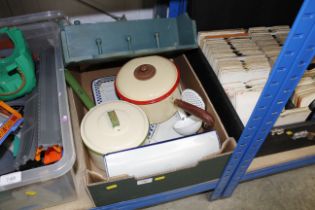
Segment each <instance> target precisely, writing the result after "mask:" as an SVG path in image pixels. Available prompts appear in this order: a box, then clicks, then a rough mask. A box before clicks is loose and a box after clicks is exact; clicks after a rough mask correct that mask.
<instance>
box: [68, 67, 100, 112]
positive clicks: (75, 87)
mask: <svg viewBox="0 0 315 210" xmlns="http://www.w3.org/2000/svg"><path fill="white" fill-rule="evenodd" d="M65 77H66V81H67V83H68V85H69V86H70V87H71V88H72V89H73V90H74V92H75V93H76V94H77V96H79V98H80V99H81V101H82V102H83V104H84V105H85V106H86V108H88V109H89V110H90V109H91V108H93V107H94V106H95V103H94V102H93V101H92V100H91V99H90V97H89V96H88V94H87V93H86V92H85V90H84V89H83V88H82V87H81V85H80V84H79V83H78V81H77V80H76V79H75V78H74V77H73V76H72V74H71V73H70V72H69V71H68V70H67V69H65Z"/></svg>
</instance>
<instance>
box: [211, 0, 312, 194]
mask: <svg viewBox="0 0 315 210" xmlns="http://www.w3.org/2000/svg"><path fill="white" fill-rule="evenodd" d="M314 54H315V0H306V1H305V2H304V3H303V5H302V7H301V9H300V11H299V14H298V15H297V17H296V20H295V22H294V24H293V26H292V29H291V31H290V33H289V35H288V37H287V40H286V42H285V45H284V46H283V48H282V51H281V52H280V55H279V57H278V59H277V61H276V63H275V64H274V66H273V68H272V72H271V74H270V76H269V78H268V81H267V83H266V85H265V87H264V89H263V92H262V94H261V96H260V98H259V100H258V102H257V105H256V107H255V109H254V111H253V113H252V115H251V117H250V119H249V121H248V123H247V125H246V127H245V128H244V130H243V133H242V135H241V137H240V139H239V141H238V145H237V147H236V149H235V151H234V152H233V154H232V156H231V158H230V160H229V162H228V164H227V166H226V167H225V170H224V172H223V175H222V177H221V179H220V180H219V182H218V185H217V186H216V189H215V190H214V192H213V193H212V195H211V199H212V200H214V199H218V198H222V197H228V196H230V195H231V194H232V192H233V191H234V189H235V188H236V186H237V185H238V183H239V182H240V180H241V179H242V177H243V176H244V174H245V173H246V170H247V168H248V167H249V165H250V163H251V161H252V160H253V159H254V157H255V155H256V153H257V152H258V150H259V148H260V147H261V145H262V143H263V142H264V140H265V139H266V137H267V135H268V133H269V131H270V130H271V128H272V127H273V124H274V123H275V121H276V120H277V118H278V117H279V115H280V113H281V111H282V110H283V108H284V106H285V104H286V102H287V101H288V99H289V98H290V96H291V95H292V93H293V91H294V89H295V87H296V86H297V84H298V82H299V80H300V79H301V77H302V76H303V74H304V71H305V69H306V68H307V66H308V64H309V63H310V62H311V60H312V58H313V57H314Z"/></svg>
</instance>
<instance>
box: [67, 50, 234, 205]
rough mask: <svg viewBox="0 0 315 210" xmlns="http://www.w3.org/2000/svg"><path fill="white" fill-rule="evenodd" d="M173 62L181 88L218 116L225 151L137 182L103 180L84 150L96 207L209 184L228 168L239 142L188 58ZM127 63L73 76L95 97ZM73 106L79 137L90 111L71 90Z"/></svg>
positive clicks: (219, 134) (216, 121) (90, 67)
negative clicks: (96, 83)
mask: <svg viewBox="0 0 315 210" xmlns="http://www.w3.org/2000/svg"><path fill="white" fill-rule="evenodd" d="M188 53H189V52H188ZM170 58H171V59H172V60H173V61H174V63H175V64H176V65H177V67H178V68H179V69H180V71H181V85H182V86H185V87H187V88H192V89H194V90H195V91H197V92H198V93H199V94H200V95H201V97H202V98H203V100H204V101H205V102H206V107H207V111H209V112H210V113H211V114H212V115H213V116H214V118H215V126H214V128H215V130H216V131H217V133H218V136H219V138H220V141H221V145H222V146H221V151H220V152H219V153H218V154H215V155H211V156H209V157H207V158H204V159H203V160H201V161H200V162H199V163H198V164H197V165H196V166H193V167H188V168H183V169H179V170H176V171H170V172H167V173H163V174H152V176H148V177H145V178H144V179H141V180H136V179H135V178H133V177H128V176H120V177H113V178H103V177H102V175H105V173H104V171H101V170H99V169H97V168H96V167H95V166H94V165H93V163H92V162H91V161H90V159H89V156H88V154H87V150H86V149H87V148H85V147H84V149H83V150H82V154H79V153H78V156H80V157H81V160H79V161H85V163H86V167H87V173H86V174H85V180H86V182H87V187H88V191H89V193H90V195H91V197H92V199H93V201H94V203H95V205H96V206H103V205H109V204H112V203H116V202H121V201H125V200H131V199H135V198H139V197H143V196H149V195H153V194H156V193H161V192H165V191H170V190H174V189H177V188H182V187H187V186H190V185H194V184H198V183H203V182H208V181H211V180H215V179H218V178H219V177H220V175H221V173H222V172H223V169H224V166H225V164H226V163H227V161H228V158H229V157H230V155H231V153H232V151H233V149H234V148H235V146H236V143H235V140H234V139H233V138H229V136H228V134H227V132H226V130H225V128H224V126H223V124H222V122H221V120H220V118H219V116H218V114H217V113H216V110H215V108H214V106H213V104H212V103H211V100H210V99H209V97H208V95H207V92H206V91H205V89H204V88H203V86H202V84H201V83H200V81H199V79H198V77H197V75H196V74H195V72H194V69H193V68H192V66H191V65H190V61H189V60H188V59H187V57H186V56H185V54H182V55H178V56H174V55H171V56H170ZM124 62H125V61H123V62H115V63H111V64H107V67H106V68H105V67H104V66H102V67H101V66H100V65H98V66H95V65H94V66H85V67H83V66H81V67H80V71H79V72H78V71H73V74H74V75H75V76H76V77H77V79H78V80H79V82H80V83H81V85H82V86H83V88H84V89H85V90H86V91H87V92H88V94H89V95H90V96H91V97H92V91H91V82H92V81H93V80H95V79H97V78H100V77H104V76H113V75H115V74H117V72H118V70H119V67H120V66H121V65H122V64H123V63H124ZM109 66H110V67H109ZM82 70H84V71H82ZM86 70H92V71H86ZM204 71H206V70H204ZM69 104H70V109H71V112H72V117H71V119H72V125H73V129H74V131H73V132H74V133H79V132H80V131H79V130H78V128H79V124H80V121H81V120H82V118H83V116H84V114H85V113H86V112H87V110H86V109H85V108H84V106H83V104H82V103H81V101H80V100H79V99H78V98H77V97H76V96H75V95H74V94H73V92H72V91H71V90H69ZM73 115H75V116H73ZM74 136H75V138H76V140H75V141H76V142H77V143H79V142H80V143H79V144H81V145H83V144H82V140H81V138H79V135H74ZM77 152H78V151H77ZM142 180H152V181H151V182H149V183H147V184H139V183H141V181H142ZM139 181H140V182H139Z"/></svg>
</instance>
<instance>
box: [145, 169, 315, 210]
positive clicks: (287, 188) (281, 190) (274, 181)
mask: <svg viewBox="0 0 315 210" xmlns="http://www.w3.org/2000/svg"><path fill="white" fill-rule="evenodd" d="M208 195H209V193H203V194H199V195H195V196H190V197H187V198H184V199H180V200H176V201H173V202H169V203H165V204H161V205H158V206H154V207H150V208H146V210H162V209H163V210H179V209H180V210H194V209H198V210H199V209H200V210H282V209H283V210H314V209H315V166H314V165H313V166H308V167H304V168H300V169H296V170H292V171H288V172H284V173H281V174H276V175H273V176H268V177H265V178H261V179H256V180H253V181H249V182H246V183H242V184H241V185H239V186H238V188H237V189H236V191H235V192H234V194H233V196H232V197H230V198H227V199H222V200H217V201H212V202H208V200H207V197H208Z"/></svg>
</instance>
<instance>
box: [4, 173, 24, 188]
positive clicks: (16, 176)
mask: <svg viewBox="0 0 315 210" xmlns="http://www.w3.org/2000/svg"><path fill="white" fill-rule="evenodd" d="M21 181H22V173H21V172H14V173H11V174H6V175H3V176H1V177H0V186H5V185H9V184H14V183H18V182H21Z"/></svg>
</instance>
